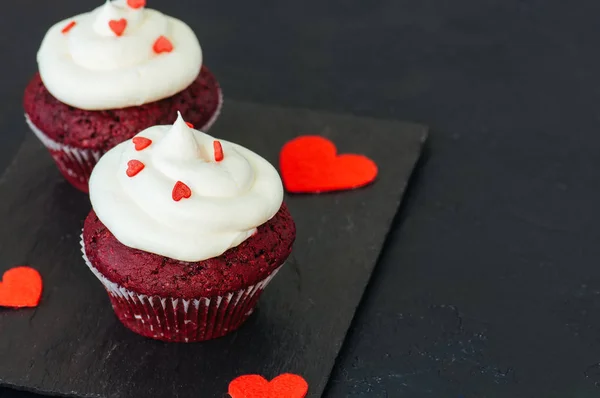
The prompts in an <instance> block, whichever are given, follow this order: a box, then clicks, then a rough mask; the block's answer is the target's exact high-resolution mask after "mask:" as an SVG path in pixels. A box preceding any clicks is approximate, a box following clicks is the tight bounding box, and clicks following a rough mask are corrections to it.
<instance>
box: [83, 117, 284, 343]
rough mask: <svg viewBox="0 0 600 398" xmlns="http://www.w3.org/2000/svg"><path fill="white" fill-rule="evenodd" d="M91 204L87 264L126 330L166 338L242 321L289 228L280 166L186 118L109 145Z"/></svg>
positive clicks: (189, 337) (223, 330)
mask: <svg viewBox="0 0 600 398" xmlns="http://www.w3.org/2000/svg"><path fill="white" fill-rule="evenodd" d="M90 200H91V202H92V208H93V210H92V211H91V212H90V213H89V215H88V216H87V218H86V220H85V223H84V228H83V234H82V241H81V244H82V251H83V257H84V260H85V262H86V264H87V266H88V267H89V268H90V270H91V271H92V272H93V273H94V274H95V275H96V277H98V279H99V280H100V282H102V284H103V285H104V287H105V289H106V291H107V292H108V295H109V298H110V301H111V303H112V306H113V308H114V311H115V313H116V315H117V317H118V318H119V319H120V320H121V322H122V323H123V324H124V325H125V326H126V327H128V328H129V329H131V330H132V331H134V332H136V333H138V334H141V335H143V336H146V337H150V338H154V339H159V340H164V341H173V342H194V341H202V340H208V339H212V338H216V337H220V336H223V335H225V334H227V333H229V332H231V331H233V330H235V329H237V328H238V327H239V326H240V325H241V324H242V323H243V322H244V321H245V320H246V319H247V318H248V316H250V314H251V313H252V311H253V310H254V307H255V306H256V302H257V300H258V298H259V297H260V295H261V293H262V291H263V289H264V288H265V286H267V284H268V283H269V282H270V281H271V279H272V278H273V277H274V276H275V274H276V273H277V271H278V270H279V269H280V267H281V266H282V265H283V263H284V262H285V260H286V259H287V258H288V256H289V255H290V253H291V250H292V245H293V243H294V240H295V236H296V229H295V224H294V221H293V220H292V217H291V216H290V213H289V212H288V209H287V207H286V206H285V204H283V185H282V182H281V179H280V177H279V174H278V173H277V170H275V168H274V167H273V166H272V165H271V164H270V163H269V162H267V161H266V160H265V159H263V158H262V157H260V156H259V155H257V154H255V153H254V152H252V151H250V150H248V149H246V148H244V147H241V146H239V145H236V144H233V143H229V142H226V141H223V140H218V139H215V138H213V137H211V136H209V135H207V134H205V133H202V132H200V131H198V130H195V129H193V128H191V127H189V125H188V124H187V123H185V122H184V120H183V118H182V117H181V115H179V117H178V119H177V121H176V122H175V124H173V125H172V126H171V125H166V126H154V127H151V128H149V129H146V130H144V131H142V132H140V133H139V134H138V135H136V136H135V137H134V138H133V139H132V140H128V141H125V142H123V143H121V144H119V145H117V146H116V147H115V148H113V149H111V150H110V151H108V152H107V153H106V154H105V155H104V156H103V157H102V158H101V159H100V161H99V162H98V164H97V165H96V167H95V168H94V171H93V172H92V176H91V179H90Z"/></svg>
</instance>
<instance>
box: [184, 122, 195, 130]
mask: <svg viewBox="0 0 600 398" xmlns="http://www.w3.org/2000/svg"><path fill="white" fill-rule="evenodd" d="M185 124H187V126H188V127H189V128H191V129H193V128H194V125H193V124H192V123H190V122H185Z"/></svg>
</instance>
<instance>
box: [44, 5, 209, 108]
mask: <svg viewBox="0 0 600 398" xmlns="http://www.w3.org/2000/svg"><path fill="white" fill-rule="evenodd" d="M137 2H139V0H138V1H131V0H130V1H129V2H128V1H126V0H115V1H107V2H106V3H105V4H104V5H102V6H100V7H98V8H97V9H95V10H93V11H91V12H89V13H85V14H81V15H77V16H75V17H73V18H69V19H66V20H64V21H61V22H59V23H57V24H56V25H54V26H53V27H52V28H50V30H49V31H48V32H47V33H46V36H45V37H44V40H43V41H42V45H41V47H40V49H39V51H38V55H37V60H38V67H39V72H40V76H41V78H42V81H43V82H44V85H45V86H46V88H47V89H48V91H49V92H50V93H51V94H52V95H53V96H54V97H56V98H57V99H58V100H59V101H61V102H64V103H66V104H68V105H71V106H73V107H76V108H80V109H85V110H106V109H118V108H125V107H128V106H139V105H142V104H145V103H149V102H153V101H158V100H160V99H163V98H167V97H170V96H172V95H175V94H177V93H178V92H180V91H183V90H184V89H185V88H187V87H188V86H189V85H190V84H191V83H192V82H193V81H194V80H195V79H196V77H197V76H198V74H199V73H200V69H201V67H202V50H201V48H200V43H199V42H198V39H197V38H196V35H195V34H194V32H193V31H192V30H191V28H190V27H189V26H188V25H186V24H185V23H183V22H182V21H180V20H178V19H175V18H172V17H169V16H166V15H164V14H161V13H160V12H158V11H155V10H151V9H147V8H145V7H139V8H132V7H131V6H130V5H128V3H130V4H135V3H137ZM157 40H160V41H159V44H162V45H159V46H158V50H159V52H157V51H156V49H157V47H155V44H156V43H157ZM165 43H167V46H166V47H165V46H164V44H165ZM169 50H170V51H169Z"/></svg>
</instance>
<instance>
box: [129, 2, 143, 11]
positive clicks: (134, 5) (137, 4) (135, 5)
mask: <svg viewBox="0 0 600 398" xmlns="http://www.w3.org/2000/svg"><path fill="white" fill-rule="evenodd" d="M127 5H128V6H129V7H131V8H133V9H134V10H137V9H138V8H142V7H146V0H127Z"/></svg>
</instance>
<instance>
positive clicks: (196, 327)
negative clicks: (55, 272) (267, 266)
mask: <svg viewBox="0 0 600 398" xmlns="http://www.w3.org/2000/svg"><path fill="white" fill-rule="evenodd" d="M81 251H82V253H83V259H84V260H85V263H86V264H87V266H88V267H89V268H90V270H91V271H92V272H93V273H94V275H96V277H97V278H98V279H99V280H100V282H102V284H103V285H104V288H105V289H106V291H107V293H108V296H109V298H110V301H111V303H112V306H113V309H114V311H115V314H116V315H117V317H118V318H119V320H120V321H121V323H123V325H125V326H126V327H127V328H128V329H130V330H132V331H133V332H135V333H137V334H140V335H142V336H145V337H149V338H153V339H157V340H162V341H167V342H180V343H193V342H198V341H205V340H210V339H214V338H217V337H221V336H224V335H226V334H227V333H230V332H233V331H234V330H236V329H238V328H239V327H240V326H241V325H242V324H243V323H244V321H245V320H246V319H248V317H249V316H250V315H251V314H252V312H253V311H254V308H255V307H256V303H257V302H258V299H259V298H260V295H261V294H262V292H263V290H264V289H265V287H266V286H267V285H268V284H269V282H271V280H272V279H273V277H275V275H276V274H277V272H278V271H279V269H281V266H280V267H279V268H277V269H276V270H275V271H273V272H272V273H271V274H270V275H269V276H267V277H266V278H265V279H263V280H261V281H260V282H258V283H256V284H254V285H252V286H248V287H246V288H244V289H241V290H238V291H234V292H230V293H228V294H226V295H223V296H213V297H198V298H194V299H184V298H178V297H161V296H157V295H154V296H149V295H145V294H139V293H136V292H134V291H131V290H128V289H126V288H124V287H122V286H120V285H119V284H117V283H114V282H111V281H109V280H108V279H107V278H106V277H105V276H104V275H102V274H101V273H100V272H99V271H98V270H97V269H96V268H95V267H94V266H93V265H92V264H91V263H90V261H89V259H88V257H87V254H86V252H85V244H84V242H83V235H82V236H81Z"/></svg>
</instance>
